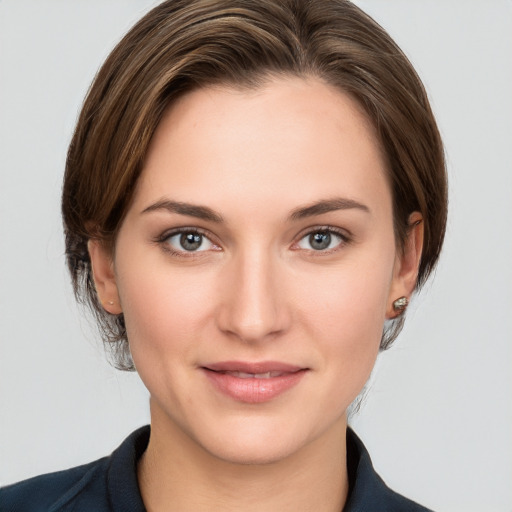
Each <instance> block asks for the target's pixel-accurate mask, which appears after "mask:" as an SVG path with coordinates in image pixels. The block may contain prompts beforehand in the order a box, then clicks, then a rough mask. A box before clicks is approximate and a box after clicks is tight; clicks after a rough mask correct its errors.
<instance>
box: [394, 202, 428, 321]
mask: <svg viewBox="0 0 512 512" xmlns="http://www.w3.org/2000/svg"><path fill="white" fill-rule="evenodd" d="M422 250H423V217H422V215H421V213H419V212H413V213H411V215H409V229H408V232H407V238H406V240H405V243H404V247H403V251H400V252H398V253H397V255H396V258H395V266H394V269H393V279H392V282H391V287H390V291H389V297H388V306H387V310H386V318H388V319H392V318H396V317H397V316H399V315H400V311H399V312H397V311H395V309H394V307H393V302H394V301H395V300H397V299H399V298H401V297H405V298H406V299H407V300H409V299H410V297H411V295H412V293H413V291H414V287H415V286H416V280H417V278H418V269H419V265H420V260H421V252H422Z"/></svg>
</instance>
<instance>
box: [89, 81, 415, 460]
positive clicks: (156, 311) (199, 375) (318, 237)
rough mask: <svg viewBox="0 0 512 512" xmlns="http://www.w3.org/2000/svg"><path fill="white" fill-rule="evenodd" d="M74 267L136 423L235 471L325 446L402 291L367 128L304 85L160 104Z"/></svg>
mask: <svg viewBox="0 0 512 512" xmlns="http://www.w3.org/2000/svg"><path fill="white" fill-rule="evenodd" d="M91 256H92V260H93V266H94V271H95V279H96V285H97V289H98V293H99V294H100V296H101V298H102V299H104V300H106V301H108V300H110V299H115V300H116V301H117V300H119V305H118V304H117V302H116V304H115V305H113V306H110V311H111V312H113V313H117V312H120V311H122V312H123V313H124V316H125V321H126V329H127V333H128V338H129V341H130V348H131V353H132V356H133V359H134V362H135V366H136V368H137V370H138V372H139V374H140V376H141V378H142V380H143V381H144V383H145V385H146V386H147V388H148V389H149V391H150V394H151V400H152V422H153V427H154V428H155V429H157V428H158V429H159V430H162V429H163V430H164V431H166V432H169V433H175V434H176V435H179V436H181V437H182V438H184V439H186V440H187V441H188V442H190V443H192V445H193V446H195V447H196V448H197V447H199V448H200V449H201V450H206V452H208V453H210V454H213V455H215V456H216V457H220V458H221V459H224V460H229V461H234V462H245V463H254V462H268V461H275V460H279V459H282V458H284V457H286V456H288V455H291V454H293V453H296V452H298V451H300V450H302V449H306V447H308V446H310V445H311V444H312V443H314V442H321V440H322V439H328V438H329V437H333V436H336V439H337V440H339V435H340V433H341V432H344V429H345V427H346V415H345V413H346V409H347V407H348V405H349V404H350V403H351V402H352V400H353V399H354V398H355V397H356V396H357V395H358V393H359V392H360V390H361V389H362V387H363V385H364V384H365V382H366V380H367V379H368V377H369V375H370V372H371V370H372V367H373V365H374V362H375V358H376V356H377V353H378V348H379V343H380V338H381V334H382V329H383V323H384V320H385V318H386V317H390V316H392V306H391V304H392V301H393V300H395V299H396V298H398V297H400V296H401V295H408V294H409V293H410V291H411V288H412V286H413V284H414V283H413V281H414V279H413V278H410V279H409V280H408V278H406V274H407V271H408V272H409V274H411V272H412V273H414V270H412V271H411V270H410V269H409V270H408V269H404V265H402V262H403V260H402V259H400V258H399V257H398V255H397V251H396V248H395V239H394V234H393V219H392V204H391V193H390V189H389V185H388V182H387V179H386V172H385V163H384V158H383V156H382V154H381V151H380V148H379V145H378V143H377V140H376V137H375V135H374V132H373V130H372V128H371V127H370V125H369V123H368V122H367V120H366V117H365V115H364V114H363V113H362V111H361V109H360V108H359V107H358V106H357V104H356V103H355V102H354V101H353V100H352V99H351V98H350V97H349V96H347V95H344V94H342V93H341V92H339V91H338V90H335V89H334V88H332V87H330V86H327V85H325V84H323V83H321V82H320V81H316V80H313V79H311V80H308V81H305V80H301V79H292V78H290V79H280V80H275V81H271V82H269V83H268V84H267V85H265V86H264V87H261V88H260V89H258V90H254V91H239V90H235V89H230V88H206V89H201V90H197V91H195V92H192V93H189V94H188V95H186V96H184V97H183V98H182V99H181V100H179V101H178V102H177V103H175V104H174V105H173V106H172V107H171V108H170V109H169V110H168V111H167V112H166V114H165V115H164V117H163V120H162V121H161V124H160V125H159V127H158V129H157V131H156V133H155V135H154V139H153V141H152V144H151V146H150V149H149V152H148V154H147V158H146V161H145V164H144V169H143V172H142V175H141V177H140V179H139V182H138V185H137V189H136V193H135V197H134V200H133V203H132V204H131V207H130V209H129V211H128V213H127V215H126V218H125V220H124V222H123V224H122V227H121V229H120V232H119V236H118V238H117V242H116V247H115V256H114V258H113V264H112V265H111V266H109V260H108V255H106V253H104V252H103V250H102V249H101V248H100V247H99V246H94V244H93V248H92V250H91ZM413 259H414V258H413ZM409 274H407V276H409ZM411 275H412V274H411ZM404 276H405V277H404ZM409 277H410V276H409ZM409 281H410V282H409ZM107 307H109V306H107Z"/></svg>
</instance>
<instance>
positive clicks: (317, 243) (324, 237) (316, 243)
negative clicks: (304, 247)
mask: <svg viewBox="0 0 512 512" xmlns="http://www.w3.org/2000/svg"><path fill="white" fill-rule="evenodd" d="M309 243H310V244H311V247H313V249H315V251H321V250H322V249H327V247H329V245H330V244H331V234H330V233H313V234H312V235H309Z"/></svg>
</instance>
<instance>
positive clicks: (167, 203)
mask: <svg viewBox="0 0 512 512" xmlns="http://www.w3.org/2000/svg"><path fill="white" fill-rule="evenodd" d="M352 209H356V210H361V211H363V212H366V213H370V209H369V208H368V206H366V205H364V204H362V203H359V202H358V201H355V200H354V199H347V198H343V197H337V198H333V199H324V200H321V201H317V202H315V203H313V204H310V205H308V206H303V207H300V208H296V209H295V210H293V211H292V212H291V214H290V216H289V219H290V220H291V221H296V220H300V219H305V218H307V217H314V216H315V215H322V214H324V213H329V212H332V211H336V210H352ZM159 210H165V211H168V212H169V213H177V214H179V215H187V216H188V217H195V218H197V219H202V220H207V221H210V222H215V223H221V222H223V221H224V219H223V217H222V215H221V214H220V213H217V212H216V211H215V210H212V209H211V208H208V206H200V205H196V204H191V203H183V202H181V201H171V200H170V199H161V200H160V201H157V202H156V203H153V204H152V205H150V206H148V207H147V208H145V209H144V210H142V212H141V213H143V214H144V213H149V212H154V211H159Z"/></svg>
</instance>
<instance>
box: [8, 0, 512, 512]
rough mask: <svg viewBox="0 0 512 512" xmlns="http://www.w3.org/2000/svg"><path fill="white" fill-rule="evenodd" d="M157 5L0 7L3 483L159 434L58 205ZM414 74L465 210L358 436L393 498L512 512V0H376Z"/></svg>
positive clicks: (111, 1) (454, 511)
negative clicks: (93, 311) (116, 62)
mask: <svg viewBox="0 0 512 512" xmlns="http://www.w3.org/2000/svg"><path fill="white" fill-rule="evenodd" d="M155 3H157V2H154V1H150V0H74V1H72V2H70V1H64V0H53V1H52V0H3V1H1V2H0V407H1V409H0V434H1V435H0V484H6V483H9V482H13V481H16V480H19V479H22V478H26V477H29V476H32V475H35V474H38V473H41V472H47V471H53V470H57V469H63V468H66V467H69V466H71V465H77V464H80V463H84V462H87V461H90V460H93V459H95V458H97V457H100V456H103V455H106V454H108V453H110V452H111V451H112V449H113V448H114V447H116V446H117V445H118V444H119V442H120V441H121V440H122V439H123V438H124V436H125V435H126V434H128V433H129V432H130V431H131V430H133V429H134V428H135V427H137V426H139V425H142V424H144V423H146V422H147V421H148V418H149V415H148V405H147V393H146V391H145V390H144V388H143V386H142V385H141V384H140V382H139V380H138V377H137V376H136V375H134V374H123V373H120V372H117V371H115V370H113V369H112V368H110V367H109V366H108V364H107V363H106V362H105V358H104V355H103V349H102V347H101V345H100V343H99V341H98V337H97V335H96V332H95V329H94V327H91V325H90V324H89V323H88V322H87V321H86V320H83V314H82V312H81V311H80V310H79V309H78V308H77V307H76V306H75V304H74V300H73V297H72V293H71V289H70V285H69V282H68V276H67V273H66V269H65V267H64V258H63V239H62V234H61V223H60V212H59V196H60V186H61V178H62V172H63V167H64V160H65V153H66V146H67V144H68V142H69V140H70V136H71V132H72V129H73V125H74V122H75V119H76V116H77V113H78V110H79V107H80V104H81V101H82V99H83V96H84V94H85V92H86V90H87V88H88V85H89V83H90V81H91V79H92V77H93V76H94V73H95V72H96V70H97V68H98V66H99V65H100V63H101V62H102V61H103V59H104V58H105V57H106V56H107V54H108V52H109V50H110V49H111V48H112V46H113V45H114V44H115V42H116V41H117V40H118V39H119V38H120V37H121V35H122V34H123V33H124V32H125V31H126V30H127V29H128V28H129V27H130V26H131V24H132V23H133V22H134V21H135V20H136V19H138V18H139V17H140V15H142V14H143V13H144V12H146V11H147V10H148V8H149V7H150V6H152V5H155ZM357 3H358V4H359V5H361V6H362V7H363V8H364V9H365V10H366V11H367V12H368V13H369V14H371V15H372V16H374V17H375V18H376V19H377V21H379V22H380V23H381V24H382V25H383V26H384V27H385V28H387V29H388V30H389V32H390V33H391V35H392V36H393V37H395V39H396V40H397V42H398V43H399V45H401V46H402V48H403V49H404V51H405V52H406V53H407V54H408V55H409V57H410V58H411V60H412V61H413V63H414V64H415V65H416V67H417V69H418V71H419V73H420V75H421V76H422V78H423V79H424V81H425V84H426V87H427V89H428V91H429V94H430V96H431V99H432V103H433V107H434V110H435V112H436V113H437V116H438V121H439V125H440V128H441V131H442V134H443V136H444V140H445V144H446V151H447V158H448V165H449V173H450V180H451V183H450V200H451V212H450V221H449V226H448V234H447V241H446V246H445V250H444V254H443V257H442V262H441V265H440V267H439V269H438V271H437V275H436V277H435V279H434V281H433V282H432V283H431V284H430V285H428V286H427V289H426V290H425V291H424V292H423V293H422V294H421V295H420V296H419V297H417V298H416V300H415V302H414V303H413V305H412V307H411V310H410V311H409V317H408V322H407V326H406V329H405V330H404V332H403V334H402V336H401V337H400V338H399V340H398V342H397V343H396V345H395V347H394V348H393V349H391V350H390V351H389V352H387V353H385V354H383V355H382V356H381V358H380V360H379V363H378V369H377V371H376V373H375V375H374V378H373V381H372V384H371V386H370V392H369V395H368V397H367V399H366V403H365V405H364V406H363V409H362V411H361V413H360V414H359V415H358V416H357V417H356V418H355V419H354V420H353V424H354V426H355V428H356V430H357V431H358V432H359V434H360V435H361V437H362V438H363V439H364V440H365V442H366V444H367V446H368V448H369V450H370V453H371V454H372V457H373V460H374V464H375V466H376V468H377V469H378V471H379V472H380V473H381V475H382V476H383V477H384V479H385V480H386V481H387V482H388V484H390V485H391V486H392V487H394V488H395V489H396V490H398V491H400V492H402V493H404V494H406V495H408V496H410V497H413V498H414V499H416V500H417V501H419V502H421V503H424V504H425V505H428V506H429V507H431V508H433V509H435V510H437V511H438V512H458V511H461V512H462V511H464V512H472V511H474V512H476V511H478V512H481V511H484V510H485V511H486V512H510V511H512V400H511V394H512V265H511V262H512V206H511V199H512V164H511V162H512V2H511V1H510V0H492V1H489V0H465V1H462V0H459V1H457V0H451V1H450V0H424V1H420V0H415V1H411V0H361V1H359V2H357Z"/></svg>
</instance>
